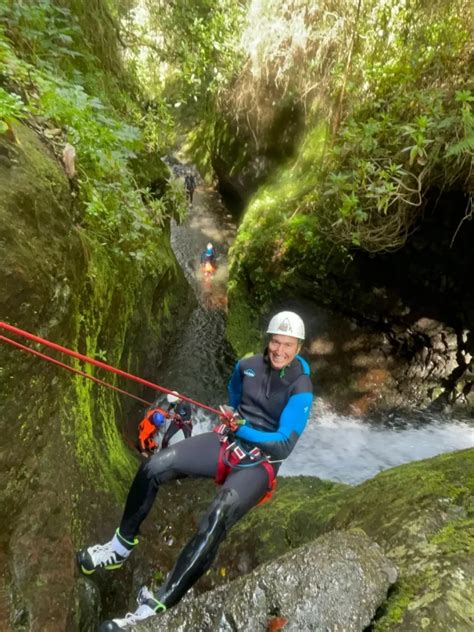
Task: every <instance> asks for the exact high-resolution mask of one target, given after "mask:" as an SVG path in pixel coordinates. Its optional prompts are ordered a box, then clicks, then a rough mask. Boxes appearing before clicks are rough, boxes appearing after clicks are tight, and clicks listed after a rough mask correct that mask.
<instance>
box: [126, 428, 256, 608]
mask: <svg viewBox="0 0 474 632" xmlns="http://www.w3.org/2000/svg"><path fill="white" fill-rule="evenodd" d="M219 449H220V442H219V436H218V435H217V434H216V433H214V432H209V433H205V434H201V435H196V436H194V437H191V438H189V439H187V440H186V441H180V442H179V443H176V444H175V445H172V446H170V447H169V448H168V449H166V450H162V451H161V452H159V453H158V454H157V455H155V456H153V457H151V458H150V459H148V460H147V461H145V462H144V463H143V464H142V465H141V466H140V468H139V470H138V472H137V475H136V476H135V479H134V481H133V483H132V486H131V488H130V492H129V494H128V498H127V502H126V505H125V511H124V515H123V518H122V522H121V524H120V533H121V535H122V536H123V537H125V538H126V539H127V540H130V541H133V539H134V538H135V536H136V535H137V533H138V530H139V528H140V525H141V523H142V522H143V520H144V519H145V518H146V516H147V515H148V513H149V511H150V509H151V507H152V505H153V502H154V500H155V497H156V493H157V491H158V488H159V485H160V483H164V482H166V481H169V480H172V479H175V478H180V477H183V476H190V477H199V476H202V477H214V476H215V474H216V470H217V463H218V457H219ZM267 487H268V474H267V472H266V470H265V468H263V467H262V466H256V467H251V468H245V469H240V470H238V469H236V470H234V471H233V472H231V474H229V476H228V477H227V480H226V481H225V483H224V485H223V486H222V487H221V488H220V490H219V492H218V493H217V495H216V497H215V498H214V500H213V501H212V503H211V504H210V506H209V507H208V509H207V511H206V512H205V514H204V516H203V517H202V518H201V520H200V523H199V526H198V530H197V532H196V533H195V535H194V536H193V537H192V538H191V540H190V541H189V542H188V543H187V544H186V546H185V547H184V549H183V550H182V551H181V553H180V554H179V556H178V559H177V560H176V563H175V565H174V567H173V569H172V570H171V572H170V573H169V575H168V576H167V578H166V580H165V582H164V584H163V585H162V586H161V587H160V588H159V589H158V592H157V599H159V600H160V601H161V602H162V603H163V604H164V605H166V606H168V607H170V606H173V605H174V604H176V603H177V602H178V601H179V600H180V599H181V597H182V596H183V595H184V594H185V593H186V592H187V591H188V590H189V589H190V588H191V587H192V586H193V584H194V583H195V582H196V581H197V580H198V579H199V577H201V576H202V575H203V574H204V573H205V572H206V571H207V569H208V568H209V566H210V565H211V563H212V561H213V560H214V558H215V556H216V554H217V551H218V548H219V545H220V543H221V542H222V540H223V538H224V537H225V535H226V533H227V531H228V530H229V529H230V528H231V526H232V525H234V524H235V523H236V522H237V520H239V519H240V518H241V517H242V516H244V515H245V514H246V513H247V511H249V509H251V508H252V507H253V506H254V505H256V503H257V502H258V501H259V500H260V499H261V498H262V496H263V495H264V494H265V492H266V491H267Z"/></svg>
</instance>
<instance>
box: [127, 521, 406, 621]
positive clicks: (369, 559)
mask: <svg viewBox="0 0 474 632" xmlns="http://www.w3.org/2000/svg"><path fill="white" fill-rule="evenodd" d="M396 577H397V570H396V568H395V566H394V565H393V564H392V563H391V562H390V561H389V560H388V559H387V558H386V557H385V556H384V555H383V553H382V551H381V549H380V548H379V547H378V546H377V545H376V544H374V543H373V542H371V541H370V540H369V539H368V538H367V536H366V535H365V534H363V533H361V532H360V533H355V532H352V533H351V532H333V533H330V534H327V535H325V536H323V537H321V538H319V539H318V540H317V541H315V542H313V543H311V544H307V545H304V546H302V547H300V548H298V549H296V550H294V551H292V552H290V553H287V554H286V555H284V556H283V557H281V558H279V559H277V560H275V561H273V562H268V563H266V564H263V565H262V566H260V567H259V568H258V569H256V570H255V571H254V572H253V573H251V574H250V575H246V576H244V577H241V578H240V579H237V580H235V581H233V582H231V583H230V584H228V585H226V586H221V587H220V588H218V589H216V590H214V591H211V592H209V593H206V594H204V595H201V596H200V597H198V598H196V599H193V600H191V599H189V598H187V599H185V600H184V601H183V602H182V603H181V604H179V605H178V606H176V608H174V609H172V610H170V611H169V612H168V613H166V614H164V615H161V616H158V617H156V618H155V619H151V620H150V621H149V622H147V623H144V624H142V625H139V626H137V631H138V630H148V631H149V632H152V631H154V630H160V632H167V631H169V632H185V631H188V630H193V632H204V631H211V630H212V631H216V632H217V631H219V632H224V631H231V630H233V631H244V630H252V631H255V632H257V631H259V630H261V631H262V632H263V631H267V630H269V629H280V628H279V627H278V626H281V625H283V626H284V630H285V632H286V631H288V632H302V631H304V630H328V631H329V630H334V631H336V630H340V631H342V630H344V632H350V631H355V630H363V629H364V628H366V627H367V625H369V623H370V621H371V620H372V618H373V616H374V615H375V612H376V610H377V608H378V607H379V606H380V605H381V604H382V602H383V601H384V599H385V596H386V593H387V590H388V589H389V587H390V585H391V584H392V583H393V582H394V581H395V580H396Z"/></svg>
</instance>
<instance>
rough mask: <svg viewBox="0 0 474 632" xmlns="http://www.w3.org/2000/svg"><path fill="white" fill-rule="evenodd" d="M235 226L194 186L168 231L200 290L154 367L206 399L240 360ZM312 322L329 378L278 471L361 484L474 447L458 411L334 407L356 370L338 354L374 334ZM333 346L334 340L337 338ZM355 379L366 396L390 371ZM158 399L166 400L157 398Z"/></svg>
mask: <svg viewBox="0 0 474 632" xmlns="http://www.w3.org/2000/svg"><path fill="white" fill-rule="evenodd" d="M235 232H236V226H235V222H234V219H233V217H232V215H230V214H229V213H228V211H227V209H226V208H225V207H224V205H223V204H222V201H221V200H220V197H219V195H218V194H217V193H215V192H214V191H212V190H208V189H206V188H205V187H204V186H198V188H197V190H196V192H195V195H194V201H193V205H192V208H191V209H190V212H189V215H188V217H187V219H186V221H185V222H184V223H183V224H182V225H180V226H178V225H176V224H175V223H173V226H172V233H171V242H172V247H173V250H174V252H175V255H176V257H177V259H178V261H179V263H180V265H181V267H182V269H183V271H184V274H185V275H186V278H187V280H188V282H189V283H190V285H191V287H192V288H193V291H194V293H195V295H196V299H197V307H196V308H195V309H194V311H193V313H192V315H191V317H190V318H189V320H188V322H187V325H186V326H185V328H184V330H183V331H182V334H181V337H180V340H179V342H178V345H177V346H176V347H174V348H173V352H172V353H170V354H169V356H168V357H167V358H166V359H165V361H164V362H163V365H162V367H161V368H160V375H159V378H160V383H162V384H163V385H164V386H166V387H167V388H172V389H174V390H177V391H179V392H182V393H183V394H185V395H187V396H189V397H192V398H194V399H197V400H199V401H202V402H204V403H206V404H209V405H211V406H218V405H219V404H222V403H225V402H226V400H227V391H226V384H227V380H228V378H229V376H230V374H231V371H232V368H233V365H234V363H235V361H236V358H235V357H234V356H233V353H232V350H231V348H230V346H229V344H228V343H227V342H226V340H225V336H224V333H225V317H226V285H227V278H228V268H227V254H226V253H227V251H228V248H229V247H230V245H231V244H232V241H233V239H234V236H235ZM208 242H212V243H213V245H214V247H215V248H216V251H217V255H218V269H217V272H216V274H215V276H214V277H212V278H211V279H206V278H204V277H203V275H202V273H201V271H200V266H199V257H200V254H201V252H202V251H203V250H204V248H205V246H206V244H207V243H208ZM296 307H298V306H296ZM302 309H303V315H304V317H305V320H307V317H306V316H305V313H304V312H306V313H307V312H308V307H307V306H302ZM310 319H311V320H312V321H316V322H317V323H318V324H319V327H320V328H321V330H320V331H318V327H316V328H315V327H314V326H313V327H312V332H313V334H314V333H316V334H318V335H316V336H315V337H314V338H313V341H312V343H311V347H310V349H311V353H310V359H311V358H313V357H314V356H316V357H317V359H316V360H315V361H314V362H312V363H311V366H312V368H314V365H317V366H318V370H321V372H322V373H321V375H322V377H323V378H325V379H322V386H320V387H318V385H317V386H316V397H315V401H314V403H313V408H312V411H311V416H310V420H309V422H308V426H307V428H306V430H305V432H304V433H303V436H302V437H301V439H300V440H299V442H298V443H297V445H296V448H295V449H294V451H293V452H292V454H291V455H290V457H289V458H288V459H287V461H286V462H285V463H284V464H283V465H282V467H281V469H280V475H283V476H296V475H307V476H317V477H320V478H323V479H329V480H334V481H339V482H344V483H350V484H357V483H360V482H362V481H364V480H366V479H368V478H371V477H372V476H374V475H375V474H377V473H379V472H380V471H382V470H385V469H387V468H390V467H394V466H396V465H400V464H402V463H407V462H410V461H415V460H419V459H425V458H428V457H432V456H435V455H437V454H440V453H443V452H450V451H452V450H459V449H463V448H469V447H472V446H474V427H473V424H472V420H471V419H469V418H467V417H466V418H461V417H460V416H459V415H458V416H457V417H453V416H448V415H445V414H434V413H426V412H422V413H420V412H417V411H413V413H412V414H410V413H405V414H403V415H402V414H399V413H391V414H386V415H384V416H380V415H379V416H378V418H374V419H371V418H370V416H365V415H361V414H360V413H361V405H360V401H361V400H357V402H356V404H357V405H355V404H354V405H352V406H351V407H349V411H351V410H352V411H354V414H352V413H351V412H349V413H348V414H341V413H340V412H336V409H337V407H335V406H334V399H335V398H336V400H337V398H338V397H341V398H342V397H343V396H342V395H339V394H338V393H339V391H338V386H340V384H341V383H342V382H343V381H344V380H347V379H350V378H351V375H350V374H351V373H352V372H353V369H351V366H350V365H344V361H343V360H341V358H347V357H348V356H349V355H350V354H349V352H348V350H349V349H353V348H355V347H357V344H358V341H359V340H360V339H361V337H364V336H365V337H366V338H367V337H368V339H369V343H370V335H368V336H367V335H366V334H364V333H363V332H362V333H361V331H360V329H357V328H355V327H354V326H353V325H352V324H351V323H347V322H344V321H343V320H342V319H341V318H340V317H335V316H333V315H331V316H328V312H327V310H323V309H321V308H318V307H315V306H313V307H312V310H311V316H310ZM341 332H344V344H343V345H342V344H341V345H340V347H341V350H340V353H339V355H337V354H336V355H335V356H333V357H332V358H331V357H329V356H326V357H325V352H326V351H327V347H328V344H329V343H328V341H329V340H331V339H333V340H338V341H339V340H341V335H342V334H341ZM331 345H332V346H331V348H332V347H334V344H333V343H331ZM313 352H314V353H313ZM303 355H306V354H304V353H303ZM371 355H372V356H374V349H372V350H371V351H370V352H367V350H364V353H363V354H360V355H359V356H358V357H357V358H356V359H355V360H356V361H355V362H354V363H353V365H352V366H358V365H357V362H359V364H360V363H361V360H360V357H362V358H367V357H370V356H371ZM376 355H377V354H376V350H375V356H376ZM340 360H341V361H340ZM318 363H319V364H318ZM331 364H332V373H331V374H330V379H328V375H327V366H328V365H331ZM325 369H326V374H325V373H324V371H325ZM367 376H368V377H367ZM358 379H359V381H361V380H362V381H364V380H365V382H364V383H365V384H367V383H369V386H368V387H365V388H364V398H365V400H367V399H368V398H372V399H373V398H375V397H377V394H379V393H380V392H381V391H383V388H384V387H385V385H386V384H385V383H386V382H389V380H387V370H386V369H380V368H378V369H374V368H373V367H371V368H369V369H368V370H367V371H366V372H365V373H364V374H363V375H362V377H360V376H359V378H358ZM317 382H318V381H317V380H316V384H317ZM340 390H341V389H340ZM362 399H363V398H362ZM157 401H158V403H163V398H161V399H158V400H157ZM356 413H359V414H356ZM381 417H382V418H381ZM193 419H194V433H195V434H197V433H201V432H207V431H209V430H210V429H211V427H212V426H213V425H215V421H216V420H215V418H214V417H213V415H211V414H210V413H207V412H205V411H202V410H198V411H195V414H194V417H193ZM179 440H182V434H181V433H178V434H177V435H176V436H175V437H174V439H173V440H172V443H173V442H174V441H179Z"/></svg>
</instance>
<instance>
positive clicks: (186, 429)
mask: <svg viewBox="0 0 474 632" xmlns="http://www.w3.org/2000/svg"><path fill="white" fill-rule="evenodd" d="M182 430H183V434H184V438H185V439H189V437H190V436H191V435H192V434H193V425H192V424H186V423H185V424H183V428H182Z"/></svg>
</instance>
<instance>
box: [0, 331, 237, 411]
mask: <svg viewBox="0 0 474 632" xmlns="http://www.w3.org/2000/svg"><path fill="white" fill-rule="evenodd" d="M0 329H6V330H7V331H9V332H11V333H14V334H16V335H18V336H22V337H23V338H27V339H28V340H32V341H33V342H38V343H39V344H41V345H44V346H46V347H49V348H50V349H54V350H55V351H60V352H61V353H65V354H66V355H69V356H71V357H73V358H77V359H78V360H82V361H83V362H87V363H88V364H93V365H94V366H97V367H100V368H101V369H105V370H106V371H110V372H111V373H115V374H116V375H121V376H122V377H125V378H127V379H129V380H132V381H133V382H138V383H139V384H143V386H148V387H149V388H152V389H154V390H156V391H161V392H162V393H167V394H172V395H174V394H175V393H174V392H173V391H172V390H170V389H168V388H164V387H163V386H159V385H158V384H154V383H153V382H149V381H148V380H144V379H143V378H141V377H138V376H137V375H133V373H127V372H126V371H122V370H121V369H116V368H115V367H113V366H111V365H110V364H107V363H106V362H101V361H100V360H94V359H93V358H89V357H88V356H86V355H83V354H82V353H78V352H77V351H73V350H72V349H68V348H67V347H63V346H61V345H58V344H56V343H55V342H51V341H49V340H46V338H40V336H35V335H34V334H31V333H30V332H28V331H25V330H24V329H19V328H18V327H13V325H9V324H8V323H4V322H1V321H0ZM1 338H2V339H4V341H7V340H9V339H5V337H4V336H2V337H1ZM48 357H49V356H48ZM65 366H67V365H65ZM104 384H107V383H106V382H104ZM178 396H179V398H180V399H182V400H185V401H187V402H189V403H190V404H194V405H195V406H198V407H199V408H203V409H204V410H208V411H209V412H211V413H214V414H216V415H218V416H219V417H224V418H225V415H224V414H223V413H222V412H221V411H219V410H217V409H216V408H212V407H211V406H207V405H206V404H202V403H201V402H198V401H196V400H194V399H191V398H190V397H186V396H185V395H181V393H178ZM147 403H148V402H147Z"/></svg>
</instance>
